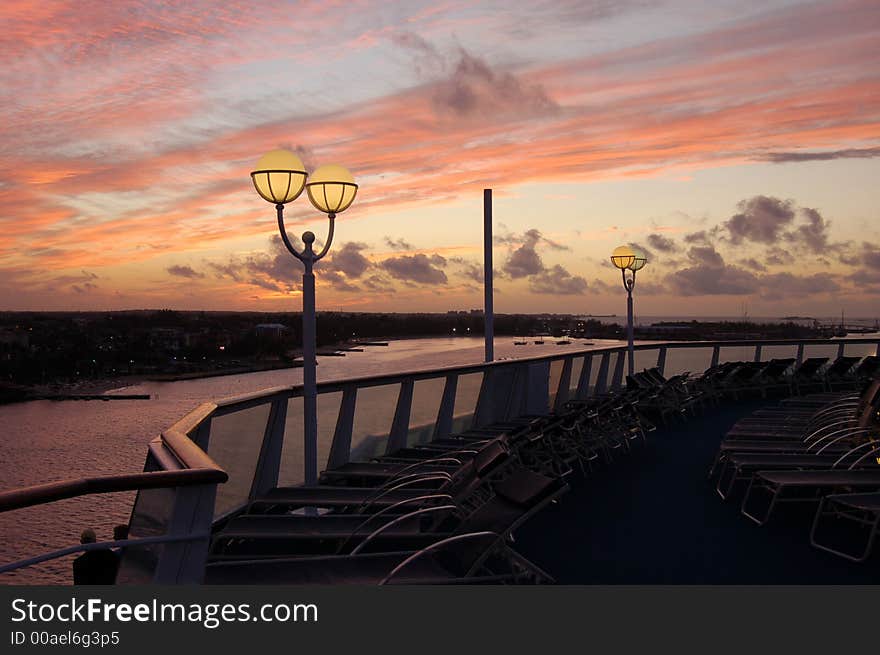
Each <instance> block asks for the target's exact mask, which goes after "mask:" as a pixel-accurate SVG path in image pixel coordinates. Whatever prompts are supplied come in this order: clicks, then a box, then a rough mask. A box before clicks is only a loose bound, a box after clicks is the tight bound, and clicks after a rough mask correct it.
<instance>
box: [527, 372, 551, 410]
mask: <svg viewBox="0 0 880 655" xmlns="http://www.w3.org/2000/svg"><path fill="white" fill-rule="evenodd" d="M527 370H528V382H527V384H526V398H525V407H524V408H523V410H524V411H523V413H524V414H526V415H543V414H548V413H549V412H550V362H549V361H545V362H532V363H530V364H529V365H528V369H527Z"/></svg>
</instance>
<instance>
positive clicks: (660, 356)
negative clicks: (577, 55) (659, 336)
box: [657, 346, 666, 375]
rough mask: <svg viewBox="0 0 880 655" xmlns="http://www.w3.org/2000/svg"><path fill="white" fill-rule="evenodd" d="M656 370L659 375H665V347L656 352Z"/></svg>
mask: <svg viewBox="0 0 880 655" xmlns="http://www.w3.org/2000/svg"><path fill="white" fill-rule="evenodd" d="M657 370H658V371H660V375H665V374H666V346H663V347H661V348H660V350H659V351H657Z"/></svg>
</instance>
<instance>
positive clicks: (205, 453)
mask: <svg viewBox="0 0 880 655" xmlns="http://www.w3.org/2000/svg"><path fill="white" fill-rule="evenodd" d="M856 347H858V348H859V349H860V350H861V351H863V352H861V355H868V354H875V355H880V337H874V338H857V339H802V340H747V341H690V342H657V343H642V344H639V345H636V346H635V359H636V363H637V366H636V368H637V370H638V369H640V368H647V367H648V366H656V367H657V368H659V369H660V371H661V372H662V373H665V372H666V370H667V369H668V368H670V366H669V362H668V360H669V358H670V356H671V355H674V356H681V355H683V354H684V355H688V356H687V357H686V358H685V359H686V362H685V366H684V367H683V366H682V364H681V362H679V364H678V366H677V367H673V368H678V369H683V370H690V371H694V372H697V371H698V372H702V371H703V370H705V369H706V368H709V367H710V366H714V365H717V364H718V363H720V362H721V361H727V360H726V358H724V359H723V358H722V355H723V354H724V352H723V351H725V350H726V351H727V353H726V354H727V355H730V354H734V355H735V356H734V357H732V359H733V360H742V359H743V355H744V354H745V355H746V356H747V357H749V358H751V359H753V360H754V361H761V360H762V358H763V357H764V356H765V355H767V354H768V352H769V351H771V349H772V350H773V351H774V352H775V354H776V355H777V356H787V357H791V358H793V359H796V361H797V363H800V362H801V361H803V359H804V357H805V355H806V354H808V352H807V350H808V349H812V350H815V349H817V348H822V349H824V350H825V351H826V356H827V357H829V359H831V358H833V357H834V355H835V354H836V356H837V357H841V356H843V355H844V354H845V353H846V350H847V348H849V349H850V352H852V349H853V348H856ZM699 350H702V351H703V352H702V353H696V352H694V351H699ZM780 350H781V351H785V353H786V354H785V355H783V354H781V353H780V352H779V351H780ZM869 350H870V351H873V352H872V353H871V352H869ZM736 355H738V356H736ZM707 356H708V362H707V361H706V357H707ZM626 357H627V352H626V346H625V345H617V346H610V347H605V348H598V349H591V350H581V351H574V352H564V353H558V354H553V355H547V356H541V357H533V358H525V359H517V360H504V361H496V362H491V363H479V364H470V365H465V366H453V367H448V368H439V369H432V370H426V371H410V372H403V373H394V374H388V375H377V376H370V377H361V378H352V379H344V380H336V381H329V382H322V383H320V384H318V399H319V420H320V421H321V422H322V423H323V424H324V433H322V434H325V435H326V438H324V439H323V440H321V441H320V443H319V450H323V452H324V454H325V457H326V459H325V465H324V468H328V469H329V468H334V467H337V466H340V465H342V464H345V463H346V462H348V461H350V460H351V459H352V458H353V457H354V458H357V457H363V456H364V455H363V452H365V450H366V448H367V446H369V447H371V448H372V451H371V452H373V453H376V452H392V451H394V450H396V449H398V448H401V447H404V446H406V445H408V443H410V441H411V440H412V439H415V438H419V439H420V438H424V436H425V435H427V437H428V438H441V437H444V436H447V435H449V434H451V433H453V432H454V431H456V430H458V429H462V428H466V427H471V426H473V427H480V426H483V425H487V424H490V423H493V422H497V421H503V420H505V419H508V418H513V417H516V416H519V415H524V414H545V413H547V412H549V411H551V410H556V409H559V408H561V407H562V406H563V405H564V404H565V403H566V402H567V401H568V400H571V399H586V398H588V397H590V396H591V395H597V394H602V393H605V392H606V391H608V390H614V389H617V388H619V387H620V386H621V385H622V383H623V377H624V367H625V362H626ZM640 361H641V364H644V365H645V366H641V365H639V362H640ZM683 370H676V371H674V372H683ZM477 379H478V381H479V384H478V385H477V384H475V382H476V381H477ZM431 383H433V384H434V386H435V387H436V389H437V390H439V389H440V387H441V385H442V392H440V393H439V398H434V399H433V400H434V401H435V402H436V412H435V411H433V410H432V411H431V416H432V418H431V419H429V420H428V421H427V422H425V421H424V420H421V419H416V418H414V414H413V408H414V399H415V398H416V397H417V396H418V393H417V391H418V390H419V389H420V388H424V387H419V386H418V385H420V384H423V385H424V384H431ZM367 397H370V400H371V402H372V404H371V405H367V403H364V402H361V403H359V398H360V399H361V401H363V399H364V398H367ZM301 398H302V387H301V386H289V387H276V388H273V389H267V390H265V391H261V392H257V393H250V394H246V395H241V396H236V397H234V398H227V399H223V400H218V401H216V402H210V403H204V404H202V405H200V406H199V407H197V408H195V409H194V410H193V411H191V412H190V413H189V414H187V415H186V416H185V417H183V418H182V419H180V420H179V421H178V422H177V423H175V424H174V425H173V426H171V427H170V428H169V429H168V430H166V431H165V432H163V433H162V435H161V436H160V437H159V438H158V439H156V440H154V441H153V443H151V445H150V449H149V452H148V455H147V462H146V465H145V468H144V470H145V472H153V473H155V472H168V471H179V472H187V473H188V474H194V473H196V471H193V470H192V469H193V468H194V467H198V469H199V470H205V471H207V470H208V469H210V474H211V475H212V476H214V477H211V478H210V480H206V482H207V483H206V484H197V485H194V486H189V487H175V486H173V485H171V484H168V485H166V486H164V487H163V486H161V485H152V484H151V485H150V486H149V488H141V489H139V491H138V495H137V498H136V500H135V504H134V507H133V509H132V515H131V521H130V526H131V539H132V542H131V546H130V547H129V548H127V549H126V557H128V559H129V560H131V564H132V567H130V568H131V569H132V571H134V573H131V575H130V576H129V578H128V580H127V581H139V582H143V581H153V582H197V581H199V580H200V579H201V575H202V571H203V568H204V561H205V557H206V556H207V539H206V537H205V535H206V534H207V530H208V529H210V526H211V525H212V524H216V523H218V522H220V521H223V520H224V519H225V518H227V517H228V516H230V515H232V514H234V513H236V512H238V511H239V510H240V509H241V508H243V507H244V506H246V505H247V504H248V503H249V502H250V501H251V500H253V499H255V498H257V497H259V496H260V495H262V494H264V493H265V492H267V491H268V490H270V489H272V488H274V487H276V486H279V481H280V480H281V476H282V472H283V471H282V465H283V464H290V463H292V468H293V469H294V470H293V472H292V473H293V479H292V481H290V480H288V483H293V484H295V483H296V482H297V481H298V480H299V481H301V480H302V479H303V478H302V476H298V473H297V471H296V469H297V467H299V473H301V472H302V468H303V465H304V462H303V461H302V450H303V449H302V448H301V446H302V444H301V443H299V444H297V443H295V438H293V439H292V438H291V436H292V435H297V434H299V435H301V434H302V430H301V428H302V419H301V411H302V410H301ZM322 399H329V400H332V401H333V402H329V403H328V405H329V406H328V408H325V409H326V411H325V412H323V414H322V413H321V404H320V403H321V400H322ZM337 400H338V402H337ZM298 403H299V404H298ZM417 409H418V410H419V411H420V412H421V413H422V414H424V411H422V410H423V409H424V408H421V407H417ZM365 415H366V418H368V419H369V418H372V419H373V420H372V424H371V421H370V420H362V419H364V416H365ZM377 416H378V418H376V417H377ZM386 418H387V420H385V419H386ZM423 418H424V417H423ZM362 423H363V424H364V425H366V426H367V427H366V428H363V429H362V428H360V427H357V426H358V425H361V424H362ZM377 426H378V427H377ZM319 427H321V426H320V425H319ZM331 427H332V434H331V432H330V430H329V428H331ZM288 431H290V433H291V434H290V435H288V438H287V440H286V439H285V433H286V432H288ZM288 468H291V467H290V466H288ZM284 473H285V474H286V476H287V477H288V479H289V478H290V477H291V471H290V470H287V471H284ZM166 474H167V473H166ZM226 474H228V476H229V480H228V482H226V483H225V484H223V480H225V476H226ZM13 493H14V492H13ZM7 495H8V494H7ZM51 500H53V498H51V497H49V496H46V498H45V499H43V500H37V501H35V502H34V503H30V504H36V502H50V501H51ZM0 510H2V507H0ZM138 544H140V546H138ZM74 548H75V547H74ZM58 552H59V553H60V552H61V551H58ZM65 552H66V551H65ZM56 556H57V555H56ZM126 557H124V558H123V567H122V569H121V574H124V572H125V569H126V567H125V560H126ZM38 559H40V558H39V557H38ZM41 561H42V559H41ZM138 572H139V575H140V576H141V577H140V578H138V577H137V576H138ZM123 577H125V576H124V575H123ZM123 581H125V580H123Z"/></svg>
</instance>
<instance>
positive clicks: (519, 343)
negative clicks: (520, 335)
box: [513, 339, 529, 346]
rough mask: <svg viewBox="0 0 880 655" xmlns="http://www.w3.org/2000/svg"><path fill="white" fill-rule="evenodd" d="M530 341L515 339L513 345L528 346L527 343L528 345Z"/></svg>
mask: <svg viewBox="0 0 880 655" xmlns="http://www.w3.org/2000/svg"><path fill="white" fill-rule="evenodd" d="M528 343H529V342H528V341H526V340H525V339H514V340H513V345H514V346H526V345H528Z"/></svg>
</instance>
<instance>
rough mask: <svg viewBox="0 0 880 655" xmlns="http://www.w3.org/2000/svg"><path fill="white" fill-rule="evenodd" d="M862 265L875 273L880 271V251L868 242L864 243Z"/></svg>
mask: <svg viewBox="0 0 880 655" xmlns="http://www.w3.org/2000/svg"><path fill="white" fill-rule="evenodd" d="M860 260H861V263H862V264H863V265H865V266H867V267H868V268H869V269H871V270H874V271H880V249H878V248H877V246H875V245H874V244H873V243H868V242H867V241H866V242H864V243H862V254H861V257H860Z"/></svg>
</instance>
